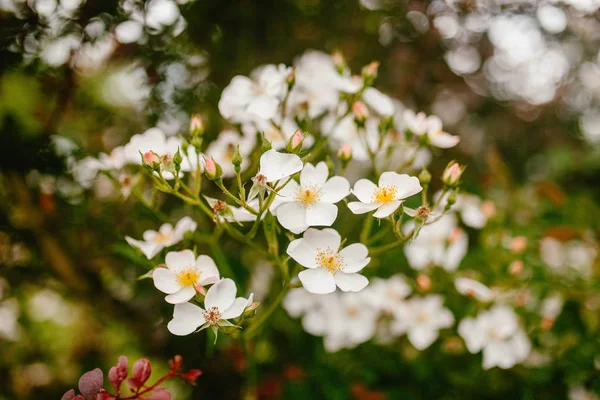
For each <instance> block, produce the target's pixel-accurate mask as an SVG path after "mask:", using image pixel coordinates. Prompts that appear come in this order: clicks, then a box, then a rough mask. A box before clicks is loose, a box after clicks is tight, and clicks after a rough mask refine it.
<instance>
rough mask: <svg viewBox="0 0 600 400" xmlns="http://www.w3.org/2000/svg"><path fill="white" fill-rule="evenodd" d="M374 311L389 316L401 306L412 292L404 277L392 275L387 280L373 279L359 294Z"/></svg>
mask: <svg viewBox="0 0 600 400" xmlns="http://www.w3.org/2000/svg"><path fill="white" fill-rule="evenodd" d="M365 291H366V292H367V293H365V298H366V301H367V302H368V303H370V304H371V305H372V306H373V307H374V308H375V309H376V310H378V311H381V312H384V313H386V314H391V313H392V312H393V310H394V309H396V308H397V307H398V306H399V305H401V304H403V303H404V302H405V300H406V298H407V297H408V296H409V295H410V293H411V292H412V288H411V287H410V286H409V285H408V283H407V282H406V277H405V276H404V275H401V274H397V275H393V276H391V277H389V278H388V279H381V278H375V279H374V280H373V281H371V283H370V284H369V286H368V287H367V288H365V290H364V291H363V292H361V293H364V292H365Z"/></svg>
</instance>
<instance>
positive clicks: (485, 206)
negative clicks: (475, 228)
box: [481, 200, 496, 218]
mask: <svg viewBox="0 0 600 400" xmlns="http://www.w3.org/2000/svg"><path fill="white" fill-rule="evenodd" d="M481 212H482V213H483V215H485V216H486V217H487V218H492V217H493V216H494V215H496V205H495V204H494V202H493V201H491V200H484V201H483V202H482V203H481Z"/></svg>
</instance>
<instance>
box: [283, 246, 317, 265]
mask: <svg viewBox="0 0 600 400" xmlns="http://www.w3.org/2000/svg"><path fill="white" fill-rule="evenodd" d="M287 254H288V255H289V256H290V257H292V258H293V259H294V260H295V261H296V262H297V263H298V264H300V265H302V266H303V267H306V268H317V262H316V256H317V251H316V249H314V248H313V247H311V246H310V245H309V244H308V242H307V241H306V240H305V239H296V240H294V241H292V242H291V243H290V244H289V246H288V248H287Z"/></svg>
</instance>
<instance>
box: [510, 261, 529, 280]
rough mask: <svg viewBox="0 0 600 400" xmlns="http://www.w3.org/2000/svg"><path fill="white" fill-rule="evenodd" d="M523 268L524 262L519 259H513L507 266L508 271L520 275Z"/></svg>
mask: <svg viewBox="0 0 600 400" xmlns="http://www.w3.org/2000/svg"><path fill="white" fill-rule="evenodd" d="M524 268H525V264H524V263H523V261H521V260H515V261H513V262H511V263H510V265H509V266H508V272H510V274H511V275H515V276H517V275H521V272H523V269H524Z"/></svg>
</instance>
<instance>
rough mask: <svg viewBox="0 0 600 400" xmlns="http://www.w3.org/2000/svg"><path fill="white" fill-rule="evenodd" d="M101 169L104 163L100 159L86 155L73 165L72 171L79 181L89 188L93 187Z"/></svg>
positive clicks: (74, 177)
mask: <svg viewBox="0 0 600 400" xmlns="http://www.w3.org/2000/svg"><path fill="white" fill-rule="evenodd" d="M101 169H102V163H101V162H100V161H98V160H97V159H96V158H94V157H85V158H84V159H82V160H80V161H78V162H76V163H75V164H74V165H73V166H72V167H71V173H72V174H73V179H75V181H77V183H79V184H80V185H81V186H82V187H83V188H85V189H89V188H91V187H92V185H93V183H94V180H95V179H96V176H97V175H98V171H100V170H101Z"/></svg>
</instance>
